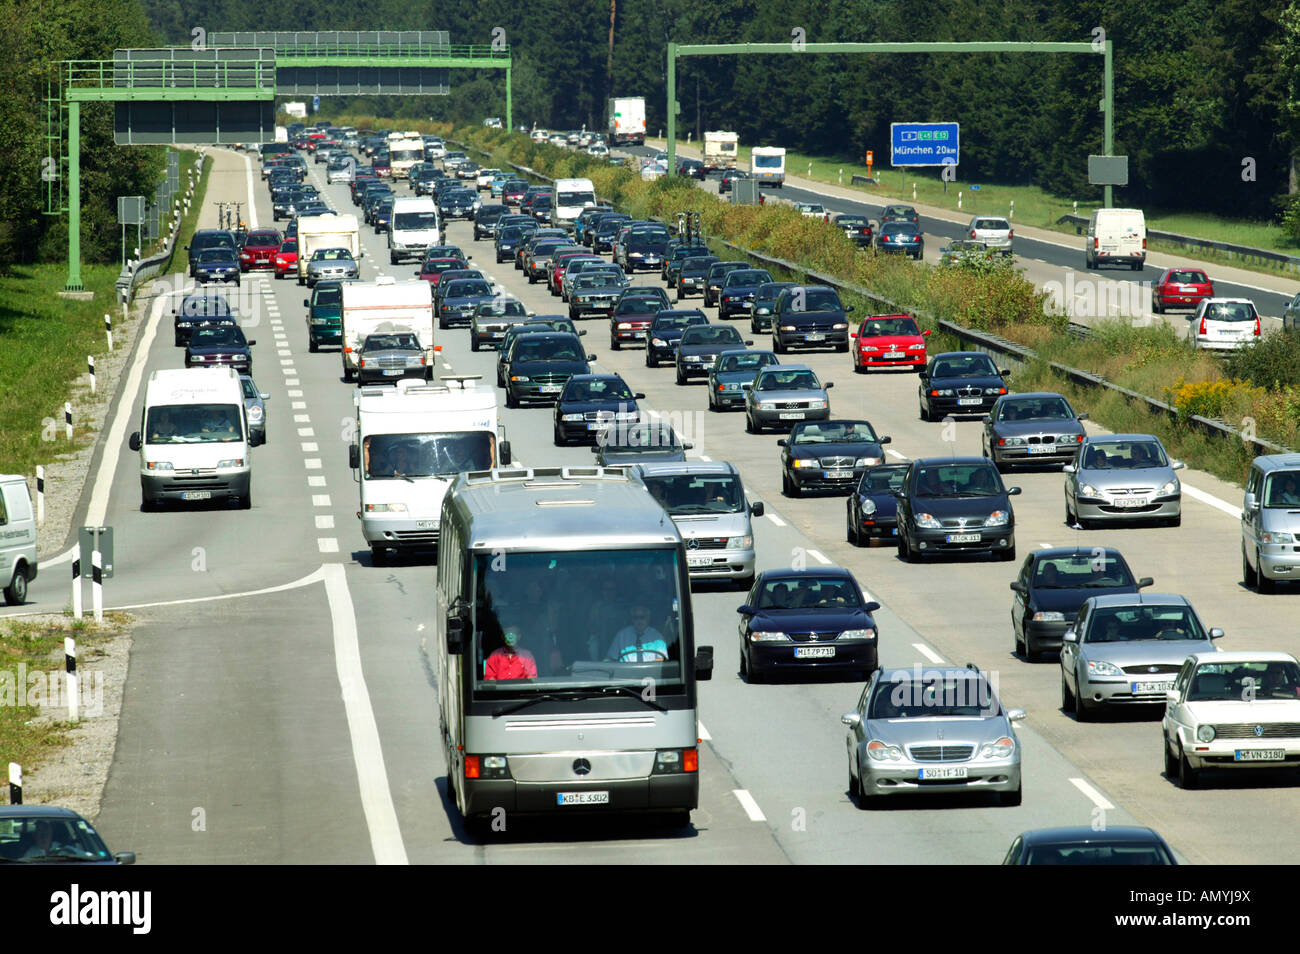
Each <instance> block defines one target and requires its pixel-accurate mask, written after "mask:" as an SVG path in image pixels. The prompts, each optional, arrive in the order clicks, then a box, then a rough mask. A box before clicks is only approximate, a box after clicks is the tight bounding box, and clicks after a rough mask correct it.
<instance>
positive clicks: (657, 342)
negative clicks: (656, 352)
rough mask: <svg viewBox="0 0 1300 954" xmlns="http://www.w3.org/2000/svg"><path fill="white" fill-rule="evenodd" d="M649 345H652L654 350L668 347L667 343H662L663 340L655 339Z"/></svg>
mask: <svg viewBox="0 0 1300 954" xmlns="http://www.w3.org/2000/svg"><path fill="white" fill-rule="evenodd" d="M650 343H651V344H652V345H654V346H655V347H656V348H667V347H668V342H666V341H664V339H663V338H655V339H654V340H653V341H651V342H650Z"/></svg>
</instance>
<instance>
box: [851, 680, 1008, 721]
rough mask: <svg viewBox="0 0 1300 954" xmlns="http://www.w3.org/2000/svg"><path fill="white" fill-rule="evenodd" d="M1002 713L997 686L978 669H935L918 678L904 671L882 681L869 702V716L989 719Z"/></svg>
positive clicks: (873, 717)
mask: <svg viewBox="0 0 1300 954" xmlns="http://www.w3.org/2000/svg"><path fill="white" fill-rule="evenodd" d="M998 712H999V706H998V701H997V696H996V694H995V693H994V692H993V687H992V686H991V685H990V684H989V682H988V680H986V679H985V678H984V677H983V676H982V675H980V674H979V673H974V672H971V673H965V672H963V673H945V672H943V671H941V670H933V671H931V672H929V673H926V674H925V675H924V677H923V678H920V679H917V678H913V677H912V674H911V673H910V672H905V671H900V672H898V673H895V676H894V678H889V679H880V680H878V681H877V682H876V688H875V690H874V691H873V692H872V695H871V700H870V701H869V702H868V704H867V718H868V719H935V718H960V719H985V718H988V717H989V716H993V715H997V714H998Z"/></svg>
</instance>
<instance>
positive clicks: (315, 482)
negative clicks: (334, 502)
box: [307, 474, 325, 487]
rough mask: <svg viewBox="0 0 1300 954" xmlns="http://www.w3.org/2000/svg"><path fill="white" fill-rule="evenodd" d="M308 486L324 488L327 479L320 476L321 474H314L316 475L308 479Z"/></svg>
mask: <svg viewBox="0 0 1300 954" xmlns="http://www.w3.org/2000/svg"><path fill="white" fill-rule="evenodd" d="M307 486H308V487H324V486H325V478H324V477H322V476H320V475H319V474H314V475H312V476H310V477H308V478H307Z"/></svg>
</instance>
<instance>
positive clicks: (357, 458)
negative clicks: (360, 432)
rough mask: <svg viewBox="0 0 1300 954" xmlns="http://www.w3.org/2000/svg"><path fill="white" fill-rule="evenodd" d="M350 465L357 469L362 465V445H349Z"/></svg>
mask: <svg viewBox="0 0 1300 954" xmlns="http://www.w3.org/2000/svg"><path fill="white" fill-rule="evenodd" d="M348 466H349V467H351V468H352V469H353V470H356V469H357V468H358V467H360V466H361V447H360V445H358V444H349V445H348Z"/></svg>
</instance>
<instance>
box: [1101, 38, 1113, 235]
mask: <svg viewBox="0 0 1300 954" xmlns="http://www.w3.org/2000/svg"><path fill="white" fill-rule="evenodd" d="M1110 52H1111V41H1110V40H1107V41H1106V52H1105V91H1104V93H1103V94H1102V95H1103V97H1104V98H1103V99H1102V101H1101V108H1102V111H1103V112H1104V113H1105V116H1104V117H1103V123H1104V128H1105V132H1104V133H1103V136H1104V144H1103V146H1102V155H1106V156H1113V155H1114V152H1113V151H1112V149H1111V146H1112V145H1113V143H1112V140H1113V139H1114V136H1115V72H1114V68H1113V65H1112V60H1111V55H1110ZM1113 188H1114V186H1106V187H1105V189H1106V201H1105V204H1104V205H1105V208H1107V209H1109V208H1112V207H1114V205H1115V202H1114V198H1113V195H1112V192H1111V190H1112V189H1113Z"/></svg>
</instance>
